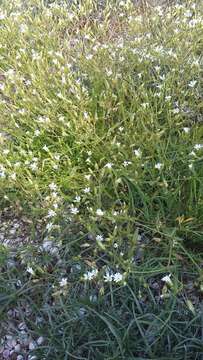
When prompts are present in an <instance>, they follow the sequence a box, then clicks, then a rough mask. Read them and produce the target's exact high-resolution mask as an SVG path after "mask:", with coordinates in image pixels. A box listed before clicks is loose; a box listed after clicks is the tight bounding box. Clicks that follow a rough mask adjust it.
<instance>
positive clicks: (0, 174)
mask: <svg viewBox="0 0 203 360" xmlns="http://www.w3.org/2000/svg"><path fill="white" fill-rule="evenodd" d="M5 176H6V175H5V172H4V171H3V170H0V177H1V178H5Z"/></svg>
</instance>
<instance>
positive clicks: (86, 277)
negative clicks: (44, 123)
mask: <svg viewBox="0 0 203 360" xmlns="http://www.w3.org/2000/svg"><path fill="white" fill-rule="evenodd" d="M97 274H98V270H97V269H93V270H92V271H88V272H87V273H85V274H84V280H93V279H94V278H95V277H96V276H97Z"/></svg>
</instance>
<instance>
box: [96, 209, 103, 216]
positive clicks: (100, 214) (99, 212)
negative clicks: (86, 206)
mask: <svg viewBox="0 0 203 360" xmlns="http://www.w3.org/2000/svg"><path fill="white" fill-rule="evenodd" d="M96 215H97V216H103V215H104V211H102V210H101V209H97V211H96Z"/></svg>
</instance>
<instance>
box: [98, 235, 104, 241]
mask: <svg viewBox="0 0 203 360" xmlns="http://www.w3.org/2000/svg"><path fill="white" fill-rule="evenodd" d="M96 240H97V241H103V240H104V237H103V235H97V236H96Z"/></svg>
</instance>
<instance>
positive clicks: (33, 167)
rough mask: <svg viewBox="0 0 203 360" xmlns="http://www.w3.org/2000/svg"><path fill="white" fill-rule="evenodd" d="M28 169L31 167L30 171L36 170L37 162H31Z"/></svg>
mask: <svg viewBox="0 0 203 360" xmlns="http://www.w3.org/2000/svg"><path fill="white" fill-rule="evenodd" d="M30 169H31V170H32V171H36V170H37V163H32V164H30Z"/></svg>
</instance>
